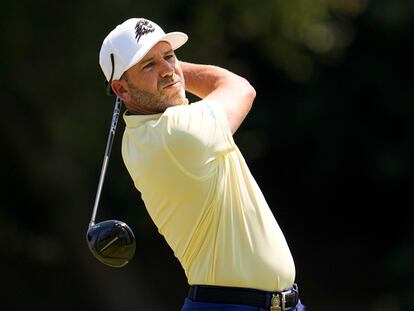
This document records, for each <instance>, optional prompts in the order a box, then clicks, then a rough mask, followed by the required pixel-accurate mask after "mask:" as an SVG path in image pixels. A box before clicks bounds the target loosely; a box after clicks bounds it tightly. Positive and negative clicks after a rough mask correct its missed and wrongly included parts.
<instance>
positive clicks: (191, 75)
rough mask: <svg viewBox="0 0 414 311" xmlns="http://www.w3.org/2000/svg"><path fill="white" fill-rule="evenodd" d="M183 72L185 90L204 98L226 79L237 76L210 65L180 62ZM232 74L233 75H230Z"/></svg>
mask: <svg viewBox="0 0 414 311" xmlns="http://www.w3.org/2000/svg"><path fill="white" fill-rule="evenodd" d="M180 64H181V68H182V70H183V73H184V79H185V88H186V91H188V92H190V93H192V94H194V95H196V96H198V97H200V98H204V97H206V96H207V95H209V94H210V93H211V92H213V91H214V90H216V89H217V88H218V87H219V86H220V83H225V81H226V79H231V78H233V79H234V78H235V77H238V76H236V75H235V74H233V73H231V72H230V71H228V70H226V69H223V68H220V67H217V66H212V65H200V64H192V63H187V62H180ZM232 76H233V77H232Z"/></svg>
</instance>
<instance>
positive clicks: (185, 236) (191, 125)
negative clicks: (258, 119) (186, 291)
mask: <svg viewBox="0 0 414 311" xmlns="http://www.w3.org/2000/svg"><path fill="white" fill-rule="evenodd" d="M124 120H125V122H126V128H125V132H124V136H123V141H122V156H123V159H124V162H125V165H126V167H127V169H128V171H129V173H130V175H131V177H132V179H133V181H134V184H135V186H136V188H137V189H138V190H139V191H140V193H141V195H142V199H143V201H144V203H145V206H146V208H147V210H148V213H149V214H150V216H151V218H152V220H153V221H154V223H155V224H156V226H157V227H158V230H159V232H160V234H162V235H163V236H164V237H165V239H166V241H167V243H168V244H169V246H170V247H171V248H172V250H173V251H174V254H175V256H176V257H177V258H178V260H179V261H180V263H181V265H182V267H183V268H184V271H185V273H186V276H187V279H188V283H189V284H190V285H193V284H207V285H221V286H237V287H250V288H257V289H263V290H281V289H284V288H288V287H291V286H292V283H293V282H294V278H295V266H294V262H293V259H292V256H291V253H290V250H289V247H288V245H287V243H286V240H285V237H284V235H283V233H282V231H281V230H280V228H279V225H278V224H277V222H276V220H275V218H274V216H273V214H272V212H271V210H270V208H269V206H268V204H267V203H266V200H265V198H264V197H263V194H262V192H261V191H260V189H259V187H258V185H257V183H256V181H255V180H254V178H253V176H252V175H251V173H250V171H249V169H248V167H247V165H246V162H245V160H244V158H243V156H242V155H241V153H240V151H239V149H238V148H237V146H236V145H235V143H234V140H233V136H232V134H231V131H230V128H229V125H228V121H227V118H226V115H225V114H224V111H223V110H222V108H221V106H220V105H219V104H217V103H215V102H211V101H207V100H202V101H199V102H196V103H193V104H191V105H183V106H176V107H170V108H168V109H167V110H166V111H165V112H164V113H162V114H155V115H135V116H132V115H127V114H124Z"/></svg>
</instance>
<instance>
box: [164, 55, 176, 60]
mask: <svg viewBox="0 0 414 311" xmlns="http://www.w3.org/2000/svg"><path fill="white" fill-rule="evenodd" d="M171 58H174V54H168V55H166V56H165V59H166V60H169V59H171Z"/></svg>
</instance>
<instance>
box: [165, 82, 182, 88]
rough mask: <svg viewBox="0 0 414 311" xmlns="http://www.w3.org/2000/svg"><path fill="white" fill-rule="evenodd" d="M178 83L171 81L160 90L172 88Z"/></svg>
mask: <svg viewBox="0 0 414 311" xmlns="http://www.w3.org/2000/svg"><path fill="white" fill-rule="evenodd" d="M179 82H180V81H173V82H171V83H168V84H166V85H164V86H163V87H162V88H163V89H167V88H170V87H173V86H175V85H176V84H178V83H179Z"/></svg>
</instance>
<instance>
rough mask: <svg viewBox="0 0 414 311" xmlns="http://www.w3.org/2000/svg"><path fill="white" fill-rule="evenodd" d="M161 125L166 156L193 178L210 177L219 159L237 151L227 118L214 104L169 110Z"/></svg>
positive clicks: (220, 108) (200, 103)
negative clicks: (213, 166) (213, 165)
mask: <svg viewBox="0 0 414 311" xmlns="http://www.w3.org/2000/svg"><path fill="white" fill-rule="evenodd" d="M160 123H161V124H160V125H161V126H162V127H163V129H164V130H163V131H162V132H163V137H162V141H163V146H164V148H165V149H166V151H167V153H168V154H169V156H170V157H171V158H172V159H173V161H174V162H175V163H176V164H177V165H178V166H179V167H180V168H181V169H182V170H183V171H184V172H186V173H187V174H189V175H191V176H193V177H194V178H202V177H203V176H206V174H207V175H208V174H209V172H211V168H212V167H211V166H212V164H214V162H215V160H217V158H218V157H220V156H223V155H225V154H226V153H228V152H231V151H233V150H234V149H235V143H234V140H233V136H232V134H231V131H230V127H229V124H228V121H227V117H226V115H225V113H224V111H223V109H222V107H221V106H220V105H219V104H217V103H215V102H214V101H207V100H202V101H199V102H196V103H193V104H191V105H188V106H175V107H170V108H168V109H167V110H166V111H165V113H164V114H163V116H162V117H161V119H160Z"/></svg>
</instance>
